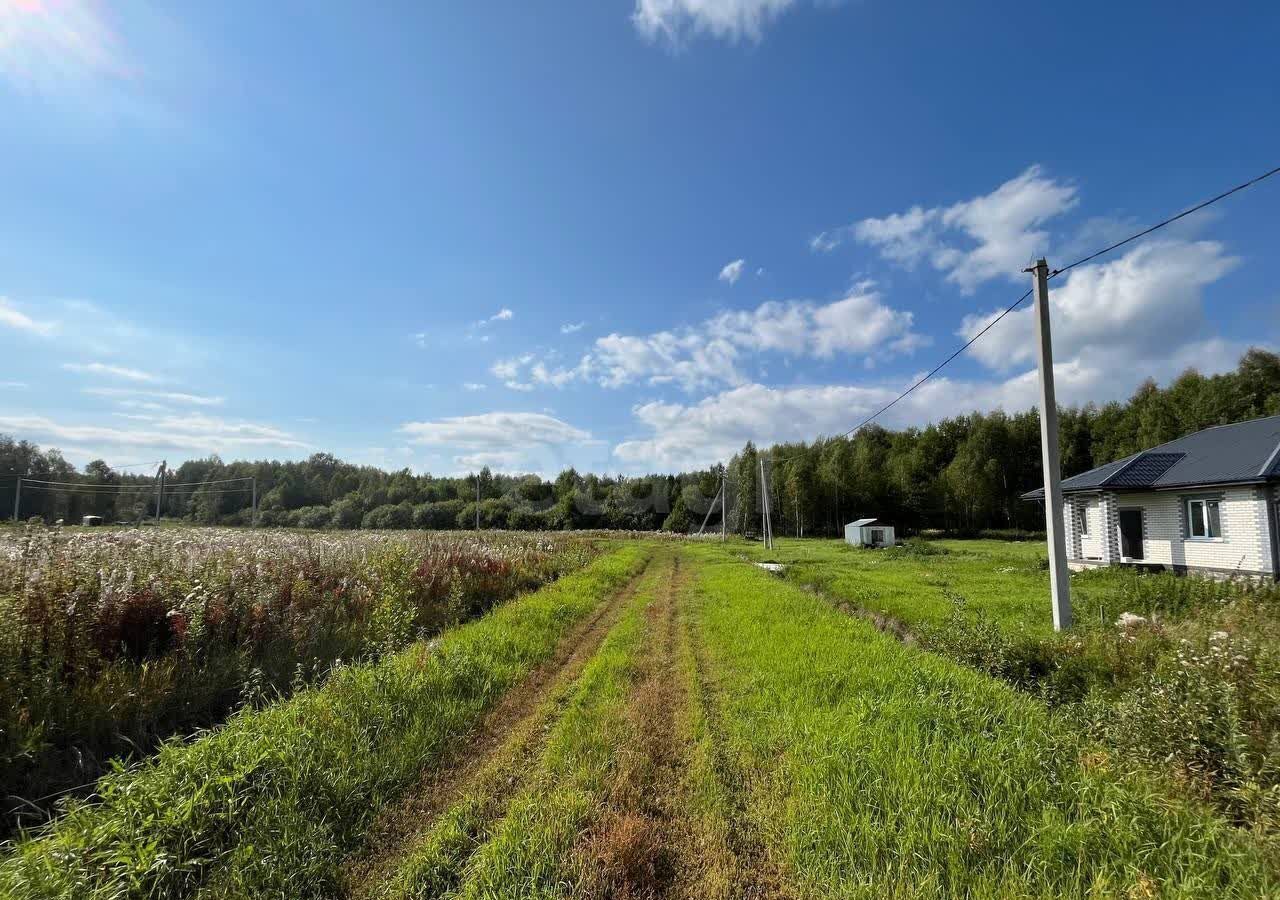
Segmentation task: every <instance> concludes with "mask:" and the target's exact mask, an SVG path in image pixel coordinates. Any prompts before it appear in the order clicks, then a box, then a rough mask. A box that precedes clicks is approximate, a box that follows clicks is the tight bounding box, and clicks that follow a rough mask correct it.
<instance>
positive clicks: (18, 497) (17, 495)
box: [13, 475, 22, 522]
mask: <svg viewBox="0 0 1280 900" xmlns="http://www.w3.org/2000/svg"><path fill="white" fill-rule="evenodd" d="M21 502H22V476H21V475H19V476H18V484H17V486H16V487H15V488H14V489H13V521H15V522H16V521H18V504H19V503H21Z"/></svg>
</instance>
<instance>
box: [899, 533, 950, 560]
mask: <svg viewBox="0 0 1280 900" xmlns="http://www.w3.org/2000/svg"><path fill="white" fill-rule="evenodd" d="M882 552H883V553H884V554H885V555H887V556H889V557H890V558H892V559H905V558H916V557H924V556H946V555H947V554H949V553H950V552H951V551H950V550H948V549H947V548H946V547H944V546H942V545H941V544H936V543H934V542H933V541H926V540H925V539H924V538H918V537H913V538H907V539H906V540H905V541H903V542H902V543H901V544H897V545H895V546H893V547H887V548H886V549H885V550H883V551H882Z"/></svg>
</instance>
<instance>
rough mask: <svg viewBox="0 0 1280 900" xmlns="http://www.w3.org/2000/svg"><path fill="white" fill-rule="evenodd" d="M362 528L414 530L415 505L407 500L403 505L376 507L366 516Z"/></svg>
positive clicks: (361, 524)
mask: <svg viewBox="0 0 1280 900" xmlns="http://www.w3.org/2000/svg"><path fill="white" fill-rule="evenodd" d="M360 527H361V528H374V529H380V530H384V531H385V530H398V529H405V528H412V527H413V504H411V503H410V502H409V501H408V500H405V501H404V502H402V503H395V504H392V503H387V504H384V505H383V506H377V507H374V508H373V509H371V510H369V511H368V512H367V513H365V514H364V519H363V520H362V521H361V523H360Z"/></svg>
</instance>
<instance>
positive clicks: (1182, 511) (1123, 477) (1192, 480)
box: [1023, 416, 1280, 578]
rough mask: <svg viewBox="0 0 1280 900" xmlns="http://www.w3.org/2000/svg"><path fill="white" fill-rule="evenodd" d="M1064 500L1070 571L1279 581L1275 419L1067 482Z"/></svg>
mask: <svg viewBox="0 0 1280 900" xmlns="http://www.w3.org/2000/svg"><path fill="white" fill-rule="evenodd" d="M1062 491H1063V496H1064V503H1063V510H1062V517H1063V524H1064V526H1065V532H1066V539H1067V557H1068V559H1069V561H1070V565H1071V566H1072V568H1077V569H1079V568H1090V567H1094V566H1109V565H1116V564H1122V563H1123V564H1132V565H1139V566H1151V567H1160V568H1167V569H1172V570H1174V571H1178V572H1187V571H1192V572H1206V573H1210V574H1214V575H1230V574H1241V575H1251V576H1264V577H1269V578H1275V577H1277V573H1280V530H1278V529H1277V519H1278V518H1280V416H1271V417H1269V418H1265V419H1253V420H1250V421H1248V422H1237V423H1236V424H1234V425H1221V426H1218V427H1217V428H1208V429H1205V430H1204V431H1197V432H1196V433H1195V434H1190V435H1187V436H1186V437H1184V438H1179V439H1178V440H1176V441H1170V442H1169V443H1167V444H1161V445H1160V446H1159V447H1153V448H1152V449H1150V450H1144V451H1143V452H1141V453H1137V454H1135V455H1133V456H1130V457H1127V458H1125V459H1121V460H1117V461H1116V462H1113V463H1108V464H1106V465H1104V466H1099V467H1098V468H1096V469H1091V470H1090V471H1088V472H1082V473H1081V474H1079V475H1075V476H1073V477H1071V478H1066V479H1063V482H1062ZM1023 497H1024V498H1025V499H1028V500H1043V497H1044V492H1043V491H1038V490H1037V491H1032V492H1030V493H1028V494H1024V495H1023Z"/></svg>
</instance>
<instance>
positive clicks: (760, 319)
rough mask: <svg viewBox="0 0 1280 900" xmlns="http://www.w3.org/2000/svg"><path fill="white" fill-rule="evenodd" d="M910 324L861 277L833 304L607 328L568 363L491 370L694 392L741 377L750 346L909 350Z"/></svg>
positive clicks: (524, 382)
mask: <svg viewBox="0 0 1280 900" xmlns="http://www.w3.org/2000/svg"><path fill="white" fill-rule="evenodd" d="M913 325H914V318H913V316H912V314H911V313H910V312H905V311H902V310H895V309H892V308H890V307H888V306H886V305H884V303H883V302H882V301H881V296H880V294H879V292H878V291H876V289H875V284H874V282H870V281H863V282H860V283H859V284H857V285H855V286H854V287H853V289H852V290H851V292H850V293H849V295H848V296H846V297H844V298H843V299H840V300H836V301H834V302H832V303H826V304H818V303H814V302H811V301H797V300H792V301H787V302H778V301H769V302H767V303H763V304H761V305H760V306H758V307H756V308H755V309H750V310H734V311H730V312H724V313H720V314H719V315H717V316H715V317H713V318H711V319H708V320H707V321H705V322H703V323H701V324H700V325H698V326H697V327H693V328H682V329H678V330H673V331H658V332H654V333H652V334H647V335H626V334H617V333H613V334H609V335H606V336H604V337H602V338H598V339H597V340H596V342H595V344H594V346H593V348H592V350H591V351H590V352H589V353H587V354H586V355H584V356H583V357H582V358H581V360H580V361H579V362H578V364H577V365H575V366H571V367H552V366H550V365H548V364H547V363H546V362H544V361H537V360H536V357H534V356H533V354H525V355H524V356H520V357H516V358H514V359H507V360H500V361H499V362H497V363H495V364H494V366H493V368H492V370H491V371H492V372H493V374H494V375H496V376H497V377H498V378H500V379H503V380H504V381H507V382H511V383H510V384H508V387H514V386H515V385H516V384H519V385H520V387H519V388H517V389H518V390H524V389H527V388H529V387H532V386H536V385H545V386H549V387H563V386H564V385H566V384H568V383H570V382H572V381H575V380H584V381H594V382H595V383H597V384H599V385H600V386H601V387H606V388H617V387H622V386H624V385H628V384H648V385H662V384H675V385H678V386H679V387H680V388H682V389H683V390H686V391H694V390H699V389H705V388H709V387H713V386H717V385H735V384H743V383H745V382H746V381H747V380H748V379H747V377H746V376H745V375H743V373H742V371H741V364H742V362H743V359H742V357H743V354H744V353H747V352H751V353H765V352H769V353H781V354H784V355H787V356H812V357H817V358H820V359H830V358H832V357H833V356H835V355H836V354H838V353H851V354H859V355H862V356H864V357H865V358H867V359H873V360H874V359H881V358H886V357H891V356H896V355H899V354H904V353H910V352H912V351H913V350H915V349H916V348H918V347H920V346H923V345H925V344H927V343H928V339H927V338H926V337H924V336H923V335H920V334H918V333H917V332H915V331H914V330H913Z"/></svg>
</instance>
